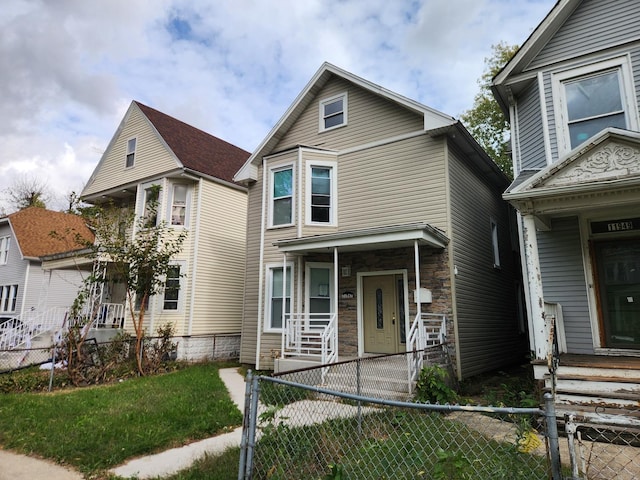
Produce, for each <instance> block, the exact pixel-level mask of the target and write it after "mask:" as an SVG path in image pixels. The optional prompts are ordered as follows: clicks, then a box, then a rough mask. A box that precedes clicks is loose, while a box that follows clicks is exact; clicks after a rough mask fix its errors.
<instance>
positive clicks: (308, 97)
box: [234, 62, 456, 182]
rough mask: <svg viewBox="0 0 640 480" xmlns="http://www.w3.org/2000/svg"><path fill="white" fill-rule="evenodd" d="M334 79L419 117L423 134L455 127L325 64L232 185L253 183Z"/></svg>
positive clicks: (439, 114)
mask: <svg viewBox="0 0 640 480" xmlns="http://www.w3.org/2000/svg"><path fill="white" fill-rule="evenodd" d="M334 76H336V77H340V78H343V79H345V80H347V81H349V82H351V83H354V84H355V85H357V86H359V87H361V88H363V89H365V90H367V91H369V92H371V93H373V94H375V95H379V96H381V97H383V98H386V99H387V100H391V101H393V102H395V103H397V104H399V105H401V106H403V107H405V108H407V109H409V110H412V111H414V112H416V113H418V114H420V115H422V116H423V118H424V129H425V130H431V129H440V128H443V127H450V126H451V125H454V124H455V123H456V120H455V119H454V118H453V117H451V116H449V115H446V114H444V113H442V112H439V111H438V110H435V109H433V108H430V107H427V106H426V105H423V104H421V103H419V102H416V101H415V100H411V99H410V98H407V97H404V96H402V95H400V94H398V93H395V92H392V91H391V90H387V89H386V88H384V87H381V86H379V85H376V84H375V83H372V82H370V81H368V80H365V79H364V78H361V77H358V76H357V75H354V74H353V73H350V72H347V71H346V70H343V69H341V68H339V67H336V66H335V65H332V64H330V63H328V62H325V63H323V64H322V65H321V67H320V68H319V69H318V71H317V72H316V73H315V75H314V76H313V77H312V78H311V80H310V81H309V83H307V85H306V86H305V88H304V89H303V90H302V92H300V94H299V95H298V96H297V97H296V99H295V100H294V101H293V103H292V104H291V106H290V107H289V108H288V109H287V111H286V112H285V113H284V115H283V116H282V118H280V120H279V121H278V122H277V123H276V124H275V126H274V127H273V128H272V129H271V131H270V132H269V134H268V135H267V136H266V137H265V139H264V140H263V141H262V142H261V143H260V145H258V148H257V149H256V150H255V151H254V152H253V153H252V154H251V156H250V157H249V159H248V160H247V161H246V162H245V164H244V165H243V166H242V168H241V169H239V170H238V173H236V175H235V177H234V180H235V181H236V182H246V181H249V180H252V179H255V175H256V173H257V170H256V165H257V164H258V163H260V162H261V161H262V157H263V156H264V155H266V154H267V153H270V152H271V151H272V150H273V148H275V146H276V145H277V144H278V142H279V141H280V139H281V138H282V137H283V136H284V134H285V133H286V132H287V131H288V130H289V128H291V126H292V125H293V124H294V123H295V122H296V120H297V119H298V117H299V116H300V115H301V114H302V112H303V111H304V110H305V108H306V107H307V106H308V105H309V104H310V103H311V102H312V101H313V99H314V98H316V95H317V94H318V92H319V91H320V90H321V89H322V87H323V86H324V85H325V84H326V83H327V82H328V81H329V80H330V79H331V78H332V77H334Z"/></svg>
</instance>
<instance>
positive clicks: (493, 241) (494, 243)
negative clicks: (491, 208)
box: [489, 217, 502, 270]
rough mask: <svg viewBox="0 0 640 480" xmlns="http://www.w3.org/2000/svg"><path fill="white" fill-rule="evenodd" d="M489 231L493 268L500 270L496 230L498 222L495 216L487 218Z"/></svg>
mask: <svg viewBox="0 0 640 480" xmlns="http://www.w3.org/2000/svg"><path fill="white" fill-rule="evenodd" d="M489 223H490V233H491V255H492V257H493V268H495V269H496V270H500V268H502V267H501V266H500V232H499V230H498V222H497V221H496V219H495V218H493V217H491V218H490V219H489Z"/></svg>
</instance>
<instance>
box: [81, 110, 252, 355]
mask: <svg viewBox="0 0 640 480" xmlns="http://www.w3.org/2000/svg"><path fill="white" fill-rule="evenodd" d="M249 155H250V154H249V152H246V151H245V150H242V149H241V148H238V147H236V146H234V145H232V144H230V143H228V142H225V141H224V140H221V139H219V138H217V137H214V136H212V135H209V134H208V133H206V132H203V131H202V130H199V129H197V128H194V127H192V126H190V125H187V124H186V123H184V122H181V121H180V120H177V119H175V118H173V117H170V116H169V115H166V114H164V113H162V112H159V111H158V110H155V109H153V108H151V107H148V106H146V105H143V104H141V103H139V102H136V101H133V102H132V103H131V105H130V106H129V109H128V110H127V112H126V114H125V116H124V118H123V119H122V121H121V123H120V125H119V127H118V129H117V131H116V132H115V134H114V136H113V138H112V139H111V142H110V143H109V145H108V146H107V149H106V151H105V152H104V154H103V155H102V158H101V159H100V161H99V163H98V165H97V166H96V168H95V170H94V172H93V174H92V175H91V177H90V178H89V181H88V182H87V184H86V186H85V188H84V190H83V192H82V194H81V198H82V200H83V201H85V202H88V203H91V204H100V203H103V202H105V201H110V202H113V203H115V204H117V205H122V206H123V207H129V208H133V209H135V211H136V213H137V214H138V215H142V214H143V212H144V211H145V206H146V205H147V202H148V201H149V198H150V196H151V195H152V190H153V189H152V187H153V186H154V185H157V186H159V187H160V195H159V199H158V200H159V211H158V221H160V220H164V221H165V222H166V225H168V226H169V227H170V228H173V229H176V230H180V231H184V230H186V231H187V232H188V236H187V239H186V241H185V243H184V244H183V251H182V253H181V254H180V255H178V256H177V257H176V258H175V267H176V268H175V269H174V271H175V272H176V273H178V272H179V276H178V277H177V278H176V282H179V285H180V286H179V289H178V290H177V291H176V290H173V291H172V293H166V292H165V294H160V295H156V297H155V298H152V299H151V300H150V303H149V310H148V311H147V315H146V319H148V320H146V321H147V333H149V334H152V333H154V332H155V331H156V329H157V328H158V327H159V326H161V325H165V324H167V323H170V324H172V325H173V326H174V328H175V331H176V334H177V335H179V336H181V337H183V340H182V341H181V342H180V346H181V348H186V350H180V352H179V354H181V355H183V356H186V357H187V358H206V357H210V356H212V355H213V353H214V352H213V348H214V346H215V348H216V350H218V351H220V349H223V348H228V349H229V350H227V352H231V351H232V352H231V353H233V354H237V352H238V349H239V342H240V340H239V337H240V331H241V323H242V308H243V307H242V306H243V302H244V271H245V250H246V243H245V239H246V210H247V190H246V188H245V187H244V186H242V185H240V184H239V183H236V182H234V181H233V175H234V174H235V172H236V171H237V170H238V169H239V168H240V167H241V166H242V165H243V164H244V162H245V161H246V160H247V158H249ZM134 234H135V233H132V235H134ZM107 268H108V267H107ZM125 298H126V292H125V291H124V288H123V286H122V285H121V284H118V283H115V282H113V283H111V284H109V285H108V286H107V288H105V289H104V291H103V292H102V301H103V302H104V303H112V304H113V303H118V304H123V303H124V302H125ZM124 324H125V329H126V328H127V324H128V322H127V320H126V315H125V322H124ZM129 325H130V324H129ZM214 337H217V339H214ZM221 339H226V341H223V340H221ZM223 354H224V353H223ZM224 355H226V354H224ZM221 356H222V355H221Z"/></svg>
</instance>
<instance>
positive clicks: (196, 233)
mask: <svg viewBox="0 0 640 480" xmlns="http://www.w3.org/2000/svg"><path fill="white" fill-rule="evenodd" d="M201 212H202V178H200V179H198V210H197V213H196V225H195V228H194V229H193V264H192V265H191V299H190V301H189V321H188V323H187V335H191V332H192V329H193V309H194V307H195V304H196V273H197V268H198V245H199V243H200V213H201ZM214 338H215V337H214Z"/></svg>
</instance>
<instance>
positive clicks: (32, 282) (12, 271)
mask: <svg viewBox="0 0 640 480" xmlns="http://www.w3.org/2000/svg"><path fill="white" fill-rule="evenodd" d="M53 232H55V234H54V233H53ZM78 235H79V236H80V237H82V238H83V239H85V240H88V241H93V233H92V232H91V231H90V230H89V229H88V228H87V226H86V225H85V223H84V220H83V219H82V218H81V217H79V216H77V215H71V214H68V213H62V212H55V211H51V210H46V209H44V208H38V207H30V208H26V209H24V210H20V211H18V212H15V213H12V214H10V215H8V216H6V217H3V218H0V319H6V318H16V317H18V318H24V317H26V316H30V317H33V316H36V315H41V314H44V313H45V312H47V311H50V310H52V309H55V308H63V309H66V308H68V307H69V306H70V305H71V304H72V302H73V300H74V299H75V298H76V295H77V293H78V288H79V287H80V285H81V283H82V279H83V274H82V273H81V271H80V270H79V269H77V268H75V269H74V268H69V269H65V270H54V269H48V268H43V264H42V260H41V257H43V256H49V255H53V256H55V255H60V254H64V253H67V252H74V251H78V250H81V249H82V248H83V247H82V244H81V243H79V242H78Z"/></svg>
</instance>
